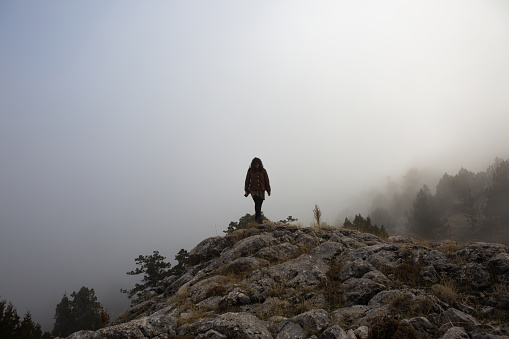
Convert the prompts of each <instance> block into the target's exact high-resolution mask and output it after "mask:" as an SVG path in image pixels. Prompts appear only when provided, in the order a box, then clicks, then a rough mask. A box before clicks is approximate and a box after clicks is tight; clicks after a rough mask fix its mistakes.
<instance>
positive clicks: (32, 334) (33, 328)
mask: <svg viewBox="0 0 509 339" xmlns="http://www.w3.org/2000/svg"><path fill="white" fill-rule="evenodd" d="M19 338H22V339H24V338H26V339H32V338H42V330H41V325H39V324H36V323H34V321H33V320H32V314H31V313H30V312H27V313H26V314H25V316H24V317H23V320H22V321H21V323H20V326H19Z"/></svg>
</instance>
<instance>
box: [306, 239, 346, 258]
mask: <svg viewBox="0 0 509 339" xmlns="http://www.w3.org/2000/svg"><path fill="white" fill-rule="evenodd" d="M344 249H345V246H344V245H343V244H341V243H338V242H333V241H326V242H324V243H322V244H320V245H319V246H317V247H315V248H313V250H311V252H310V253H309V254H310V255H311V256H312V257H314V258H319V259H322V260H327V261H329V260H332V258H334V257H336V256H337V255H339V254H340V253H341V252H343V251H344Z"/></svg>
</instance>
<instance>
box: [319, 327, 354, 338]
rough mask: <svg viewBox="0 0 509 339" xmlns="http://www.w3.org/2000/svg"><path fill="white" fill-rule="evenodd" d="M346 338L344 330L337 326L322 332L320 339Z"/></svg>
mask: <svg viewBox="0 0 509 339" xmlns="http://www.w3.org/2000/svg"><path fill="white" fill-rule="evenodd" d="M347 338H348V336H347V334H346V332H345V330H344V329H342V328H341V326H339V325H333V326H331V327H329V328H328V329H326V330H325V331H323V333H322V335H321V336H320V339H347Z"/></svg>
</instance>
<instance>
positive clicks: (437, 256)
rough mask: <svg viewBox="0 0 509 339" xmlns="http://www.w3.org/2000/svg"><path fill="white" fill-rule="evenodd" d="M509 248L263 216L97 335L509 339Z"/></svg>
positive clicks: (210, 247) (213, 241) (198, 251)
mask: <svg viewBox="0 0 509 339" xmlns="http://www.w3.org/2000/svg"><path fill="white" fill-rule="evenodd" d="M508 291H509V248H508V247H506V246H504V245H501V244H493V243H472V244H469V245H467V246H464V247H462V248H460V247H459V246H458V245H457V244H456V243H454V242H450V241H442V242H439V243H427V244H420V243H418V242H417V241H415V240H413V239H411V238H406V237H401V236H395V237H391V238H389V239H387V240H385V241H383V240H380V239H379V238H378V237H376V236H373V235H371V234H366V233H360V232H357V231H352V230H346V229H338V228H326V229H314V228H299V227H294V226H287V225H281V226H274V225H269V224H262V225H256V226H253V227H251V228H247V229H240V230H236V231H235V232H233V233H231V234H230V235H226V236H223V237H212V238H208V239H205V240H203V241H202V242H200V243H199V244H198V245H197V246H196V247H195V248H194V249H193V250H191V251H190V253H189V265H188V270H187V272H186V273H185V274H183V275H182V276H180V277H176V276H171V277H169V278H167V279H165V280H164V281H161V282H160V284H159V285H158V286H157V287H156V288H154V289H152V290H150V291H147V292H146V293H145V297H144V298H143V300H142V301H140V302H139V303H138V304H137V305H135V306H134V307H132V308H131V309H130V310H129V311H128V312H127V313H126V314H124V315H123V316H122V317H121V319H118V320H117V321H116V325H112V326H110V327H106V328H103V329H100V330H98V331H95V332H92V331H80V332H77V333H74V334H72V335H70V336H69V337H68V338H71V339H91V338H324V339H325V338H350V339H355V338H358V339H361V338H362V339H364V338H505V337H507V338H509V320H508V319H509V293H508Z"/></svg>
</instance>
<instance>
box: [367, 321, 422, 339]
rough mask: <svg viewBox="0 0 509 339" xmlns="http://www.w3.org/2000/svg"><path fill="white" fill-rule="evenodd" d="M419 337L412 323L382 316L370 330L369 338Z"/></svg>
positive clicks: (405, 338) (397, 338) (404, 338)
mask: <svg viewBox="0 0 509 339" xmlns="http://www.w3.org/2000/svg"><path fill="white" fill-rule="evenodd" d="M414 338H415V339H419V338H420V336H419V334H418V333H417V332H416V331H415V330H414V329H413V328H412V326H411V325H410V324H407V323H401V322H400V321H399V320H397V319H396V318H394V317H392V316H387V317H383V318H381V319H380V320H379V321H378V322H376V323H375V324H373V326H371V328H370V329H369V332H368V339H414Z"/></svg>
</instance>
